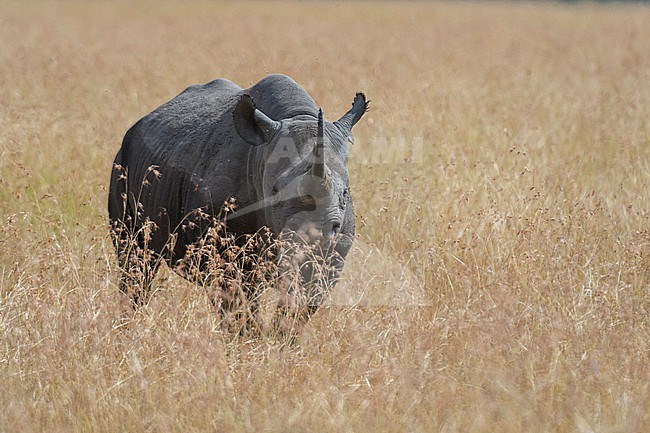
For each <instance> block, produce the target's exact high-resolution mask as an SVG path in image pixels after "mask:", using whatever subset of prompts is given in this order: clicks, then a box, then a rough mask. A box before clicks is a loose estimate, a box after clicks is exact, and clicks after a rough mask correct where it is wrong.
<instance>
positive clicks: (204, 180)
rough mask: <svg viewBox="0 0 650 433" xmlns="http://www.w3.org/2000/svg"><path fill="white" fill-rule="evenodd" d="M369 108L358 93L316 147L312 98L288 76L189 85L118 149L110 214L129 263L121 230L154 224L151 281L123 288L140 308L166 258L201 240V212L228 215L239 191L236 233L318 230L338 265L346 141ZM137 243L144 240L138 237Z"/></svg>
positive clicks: (231, 222)
mask: <svg viewBox="0 0 650 433" xmlns="http://www.w3.org/2000/svg"><path fill="white" fill-rule="evenodd" d="M366 110H367V102H366V100H365V96H364V95H363V94H361V93H359V94H357V96H356V98H355V100H354V103H353V107H352V109H350V110H349V111H348V112H347V113H346V114H345V115H344V116H343V117H342V118H341V119H339V120H338V121H337V122H333V123H330V122H327V121H325V122H322V145H321V147H319V146H318V143H319V139H318V137H317V135H318V132H319V127H318V125H319V120H318V119H319V110H318V107H317V106H316V104H315V103H314V101H313V99H312V98H311V97H310V96H309V95H308V94H307V93H306V92H305V91H304V90H303V89H302V88H301V87H300V86H299V85H298V84H297V83H296V82H295V81H293V80H292V79H291V78H289V77H287V76H284V75H270V76H268V77H266V78H264V79H263V80H261V81H260V82H259V83H257V84H255V85H254V86H252V87H250V88H249V89H241V88H240V87H239V86H237V85H236V84H234V83H232V82H230V81H228V80H225V79H218V80H215V81H212V82H210V83H207V84H204V85H195V86H191V87H189V88H187V89H186V90H185V91H184V92H182V93H181V94H180V95H178V96H176V97H175V98H174V99H172V100H171V101H169V102H167V103H165V104H163V105H162V106H160V107H159V108H157V109H156V110H154V111H153V112H152V113H150V114H148V115H147V116H145V117H144V118H142V119H141V120H140V121H139V122H137V123H136V124H135V125H134V126H133V127H132V128H131V129H130V130H129V131H128V132H127V133H126V135H125V137H124V140H123V142H122V147H121V149H120V151H119V152H118V154H117V156H116V157H115V164H116V165H115V167H116V168H114V170H113V172H112V175H111V183H110V193H109V203H108V210H109V217H110V220H111V224H112V225H111V227H112V228H113V232H114V234H115V239H116V246H117V249H118V257H120V259H121V261H122V263H120V267H121V268H122V269H123V270H127V271H128V264H127V263H124V257H125V254H124V253H125V251H124V246H123V245H121V244H120V242H119V240H120V239H121V238H122V239H123V238H124V236H125V233H126V232H125V231H122V232H121V234H120V232H119V230H118V231H116V230H115V228H116V227H123V228H126V229H127V230H128V231H129V232H131V233H134V232H137V231H138V229H139V228H140V227H141V226H142V223H143V221H147V220H150V221H152V222H153V223H154V224H155V226H154V227H155V229H154V231H153V232H152V234H151V239H150V240H148V242H147V245H146V246H147V248H149V249H151V250H152V251H153V253H154V254H153V257H152V258H151V260H150V263H147V266H145V268H146V272H145V273H146V275H145V278H144V279H142V280H141V281H138V282H134V281H129V280H128V278H125V277H124V276H123V277H122V279H121V282H120V288H121V290H122V291H123V292H124V293H125V294H128V295H129V296H130V297H131V300H132V301H133V303H134V304H135V305H137V304H141V303H143V302H145V300H146V295H147V293H148V291H149V286H150V284H151V280H152V279H153V276H154V275H155V272H156V270H157V267H158V265H159V263H160V261H161V259H162V260H164V261H166V262H167V263H168V264H169V265H170V266H172V267H174V266H176V265H177V264H178V263H180V261H181V259H183V257H184V256H185V253H186V251H187V249H188V246H190V245H192V244H195V243H197V242H198V241H200V240H201V238H202V237H203V236H204V234H205V231H206V228H207V227H206V219H205V218H202V217H201V215H200V213H199V212H196V210H197V209H200V210H201V211H202V212H204V213H207V214H208V215H210V216H214V217H218V218H222V220H223V213H222V209H223V204H224V202H225V201H227V200H230V199H232V198H234V199H235V204H236V211H235V212H234V213H231V214H227V215H226V219H225V221H226V226H227V229H228V232H229V233H233V234H235V235H236V236H242V235H246V234H254V233H256V232H258V231H259V230H260V228H262V227H268V228H270V229H271V231H272V233H274V234H275V235H279V236H285V237H288V238H289V239H292V240H293V241H295V242H313V241H314V240H316V239H315V238H318V240H319V241H320V242H321V245H322V246H323V247H322V250H323V254H324V255H328V256H330V257H331V258H332V262H333V263H334V268H335V269H336V271H340V270H341V269H342V267H343V260H344V258H345V256H346V255H347V254H348V252H349V250H350V247H351V244H352V235H353V234H354V213H353V206H352V198H351V197H350V194H349V187H348V181H349V179H348V172H347V168H346V163H347V159H348V142H351V141H352V133H351V130H352V127H353V126H354V124H355V123H356V122H357V121H358V120H359V119H360V118H361V117H362V116H363V114H364V113H365V111H366ZM321 116H322V114H321ZM151 167H155V170H156V171H157V172H159V175H158V176H156V175H157V173H156V172H154V171H153V170H152V168H151ZM125 177H126V178H125ZM125 198H126V199H125ZM138 203H139V205H138ZM136 209H139V210H140V214H139V215H138V214H136ZM204 216H205V215H204ZM180 227H183V230H180ZM172 236H175V237H176V239H175V241H174V242H173V243H172V244H173V249H172V248H170V247H169V245H170V242H169V241H170V237H172ZM136 240H137V242H139V243H140V244H141V245H140V246H141V247H144V246H145V245H144V244H145V241H144V239H143V238H142V236H139V237H136ZM142 259H143V258H142V257H141V260H142ZM145 260H146V259H145ZM337 273H338V272H335V273H334V274H333V275H331V277H332V278H336V274H337ZM130 286H136V287H130Z"/></svg>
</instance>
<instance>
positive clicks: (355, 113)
mask: <svg viewBox="0 0 650 433" xmlns="http://www.w3.org/2000/svg"><path fill="white" fill-rule="evenodd" d="M369 108H370V101H368V100H366V95H364V94H363V93H361V92H359V93H357V94H356V96H355V97H354V102H352V108H350V110H349V111H348V112H347V113H345V114H344V115H343V117H341V118H340V119H339V120H337V121H336V122H334V125H336V126H337V127H338V128H339V129H340V130H341V132H343V134H345V136H346V137H347V139H348V140H350V142H352V143H354V138H352V127H353V126H354V125H356V123H357V122H358V121H359V120H360V119H361V117H363V115H364V114H365V113H366V111H368V109H369Z"/></svg>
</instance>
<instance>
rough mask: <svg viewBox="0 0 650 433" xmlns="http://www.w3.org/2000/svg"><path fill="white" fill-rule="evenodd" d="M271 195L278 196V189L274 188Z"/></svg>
mask: <svg viewBox="0 0 650 433" xmlns="http://www.w3.org/2000/svg"><path fill="white" fill-rule="evenodd" d="M271 194H273V195H277V194H278V187H277V186H274V187H273V189H272V190H271Z"/></svg>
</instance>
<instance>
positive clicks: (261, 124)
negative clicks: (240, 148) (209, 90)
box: [232, 94, 280, 146]
mask: <svg viewBox="0 0 650 433" xmlns="http://www.w3.org/2000/svg"><path fill="white" fill-rule="evenodd" d="M232 117H233V122H234V123H235V129H236V130H237V134H239V136H240V137H241V138H243V139H244V141H246V142H247V143H248V144H250V145H252V146H261V145H263V144H266V143H268V142H269V141H270V140H271V137H273V134H274V133H275V131H277V130H278V129H280V122H276V121H275V120H273V119H271V118H270V117H268V116H267V115H266V114H264V113H262V112H261V111H260V110H258V109H257V108H255V103H254V102H253V98H251V96H250V95H248V94H244V95H242V96H241V97H240V98H239V102H237V105H236V106H235V109H234V111H233V114H232Z"/></svg>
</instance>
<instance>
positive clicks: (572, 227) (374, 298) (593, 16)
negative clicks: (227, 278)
mask: <svg viewBox="0 0 650 433" xmlns="http://www.w3.org/2000/svg"><path fill="white" fill-rule="evenodd" d="M648 23H650V7H647V6H642V5H595V4H579V5H573V6H567V5H558V4H532V3H521V4H519V3H451V2H444V3H437V2H431V3H429V2H422V3H419V2H418V3H409V2H400V3H390V2H381V3H370V2H367V3H366V2H363V3H325V2H305V3H284V2H280V3H276V2H273V3H248V2H246V3H218V2H210V3H207V2H192V3H190V2H184V3H168V2H164V3H162V2H161V3H158V2H144V3H143V2H138V3H132V2H121V1H120V2H75V1H73V2H65V3H61V2H52V3H40V2H33V3H32V2H2V3H0V66H1V68H0V77H1V81H0V82H1V85H0V131H1V134H0V218H1V220H2V221H1V225H0V431H3V432H35V431H47V432H81V431H84V432H122V431H124V432H131V431H133V432H135V431H137V432H143V431H145V432H193V431H217V432H222V431H223V432H248V431H268V432H275V431H277V432H285V431H291V432H294V431H295V432H302V431H314V430H317V431H320V432H373V431H386V432H410V431H413V432H436V431H439V432H647V431H650V385H649V383H650V323H649V320H650V195H649V194H650V85H649V83H650V25H648ZM274 72H281V73H286V74H288V75H290V76H292V77H293V78H295V79H296V81H298V83H300V84H301V85H302V86H303V87H304V88H305V89H306V90H307V91H308V92H309V93H310V94H311V95H312V96H313V98H314V99H315V100H316V102H317V103H318V104H320V105H322V106H323V109H324V112H325V116H326V118H328V119H329V120H335V119H337V118H338V117H339V116H340V115H342V114H343V113H344V112H345V111H347V109H348V108H349V106H350V105H349V104H350V103H351V101H352V98H353V96H354V93H355V92H356V91H358V90H363V91H364V92H365V93H366V94H367V95H368V97H369V98H370V99H371V100H372V109H371V111H370V112H369V113H368V114H366V116H365V117H364V119H362V121H361V122H360V123H359V125H357V127H356V128H355V133H356V139H357V140H356V144H355V145H354V146H353V148H352V151H351V158H350V165H349V169H350V176H351V186H352V194H353V197H354V199H355V205H356V217H357V231H358V234H357V238H356V246H355V248H354V249H353V251H352V253H351V256H350V257H349V259H348V262H347V264H346V271H345V275H344V280H343V281H342V282H341V283H340V284H339V286H337V288H336V289H335V291H334V293H333V294H332V297H331V299H330V302H329V305H328V306H326V307H323V308H321V309H320V310H319V311H318V312H317V313H316V315H315V316H314V317H313V319H312V320H311V321H310V322H309V323H308V324H307V325H306V326H305V327H304V328H303V329H302V331H301V333H300V336H299V337H298V339H297V341H296V342H295V343H294V344H292V345H288V346H287V345H283V344H282V343H281V342H280V341H278V340H277V339H274V338H272V337H270V336H269V337H258V338H253V339H246V338H241V337H238V336H233V335H228V334H227V333H224V332H223V331H222V329H221V327H220V325H219V317H218V316H217V314H216V312H215V310H214V309H213V307H211V305H210V303H209V302H208V299H207V296H206V295H205V294H204V293H203V291H202V289H199V288H197V287H194V286H192V285H191V284H189V283H187V282H186V281H184V280H182V279H181V278H179V277H177V276H176V275H175V274H173V273H171V272H170V271H169V270H165V271H163V272H162V273H161V274H160V275H159V277H158V279H157V280H156V293H155V294H154V296H153V298H152V300H151V302H150V304H149V305H148V306H146V307H145V308H143V309H142V310H141V311H139V312H138V313H137V314H136V316H135V317H134V318H133V320H132V321H131V322H130V323H128V326H123V325H121V322H120V320H119V306H118V303H119V302H118V296H117V294H118V290H117V269H116V263H115V254H114V251H113V248H112V245H111V243H110V238H109V236H108V222H107V211H106V201H107V186H108V180H109V174H110V171H111V167H112V161H113V157H114V155H115V153H116V152H117V149H118V148H119V145H120V142H121V139H122V137H123V135H124V133H125V132H126V130H127V129H128V128H129V127H130V126H131V125H132V124H133V123H134V122H135V121H137V120H138V119H139V118H140V117H142V116H143V115H145V114H146V113H148V112H149V111H151V110H153V109H154V108H156V107H157V106H158V105H159V104H161V103H163V102H165V101H167V100H168V99H170V98H171V97H173V96H175V95H176V94H178V93H179V92H180V91H182V90H183V89H184V88H185V87H186V86H188V85H190V84H195V83H202V82H207V81H210V80H212V79H214V78H217V77H227V78H229V79H231V80H233V81H235V82H237V83H239V84H240V85H242V86H244V87H248V86H249V85H250V84H252V83H255V82H257V81H258V80H259V79H260V78H262V77H263V76H265V75H266V74H269V73H274Z"/></svg>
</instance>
